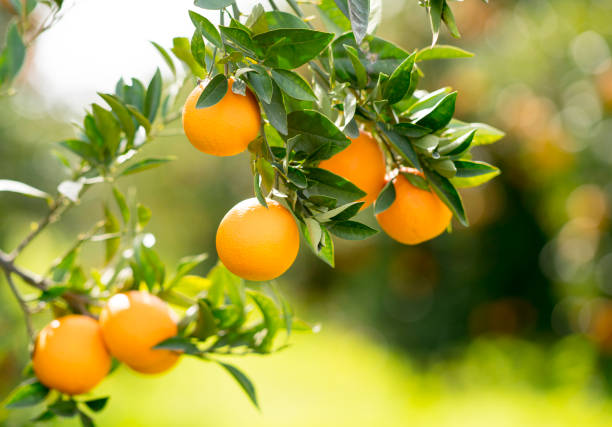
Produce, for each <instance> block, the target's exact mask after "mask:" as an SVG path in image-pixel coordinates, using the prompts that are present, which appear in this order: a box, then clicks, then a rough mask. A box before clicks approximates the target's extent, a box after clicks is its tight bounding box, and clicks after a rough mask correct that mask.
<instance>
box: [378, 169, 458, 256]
mask: <svg viewBox="0 0 612 427" xmlns="http://www.w3.org/2000/svg"><path fill="white" fill-rule="evenodd" d="M402 172H407V173H412V174H415V175H422V174H421V173H420V172H418V171H417V170H415V169H409V168H406V169H403V170H402ZM393 186H394V187H395V201H394V202H393V203H392V204H391V206H390V207H389V208H388V209H387V210H385V211H383V212H381V213H379V214H378V215H376V219H377V220H378V223H379V224H380V226H381V227H382V229H383V230H385V232H386V233H387V234H388V235H389V236H391V238H393V239H395V240H397V241H398V242H400V243H404V244H407V245H416V244H418V243H421V242H424V241H426V240H430V239H433V238H434V237H436V236H438V235H440V234H442V233H443V232H444V230H445V229H446V228H447V227H448V224H449V223H450V220H451V218H452V216H453V214H452V213H451V211H450V210H449V209H448V207H446V205H445V204H444V203H443V202H442V201H441V200H440V199H439V198H438V196H437V195H436V194H435V193H434V192H433V191H426V190H421V189H420V188H417V187H415V186H414V185H412V184H411V183H410V182H409V181H408V180H407V179H406V178H404V176H403V175H402V174H398V176H397V178H395V182H394V183H393Z"/></svg>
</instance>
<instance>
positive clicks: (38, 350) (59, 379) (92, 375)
mask: <svg viewBox="0 0 612 427" xmlns="http://www.w3.org/2000/svg"><path fill="white" fill-rule="evenodd" d="M32 362H33V367H34V372H35V373H36V376H37V377H38V379H39V380H40V382H41V383H43V384H44V385H46V386H47V387H49V388H53V389H55V390H58V391H61V392H62V393H66V394H81V393H86V392H88V391H89V390H91V389H92V388H94V387H95V386H96V385H97V384H98V383H99V382H100V381H102V379H104V377H105V376H106V374H108V371H109V370H110V367H111V356H110V354H109V353H108V350H107V349H106V346H105V345H104V340H103V339H102V332H101V331H100V326H99V325H98V322H96V320H95V319H92V318H91V317H87V316H81V315H75V314H73V315H69V316H64V317H60V318H59V319H55V320H53V321H51V323H49V324H48V325H47V326H45V327H44V328H43V330H42V331H40V333H39V334H38V337H37V338H36V343H35V347H34V356H33V357H32Z"/></svg>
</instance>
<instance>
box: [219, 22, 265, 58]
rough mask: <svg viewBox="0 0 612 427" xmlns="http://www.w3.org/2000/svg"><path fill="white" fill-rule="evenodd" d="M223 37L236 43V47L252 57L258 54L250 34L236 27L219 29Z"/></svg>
mask: <svg viewBox="0 0 612 427" xmlns="http://www.w3.org/2000/svg"><path fill="white" fill-rule="evenodd" d="M219 29H220V30H221V35H222V36H223V37H224V38H225V39H226V40H229V41H231V42H232V43H234V45H235V46H236V47H238V48H240V49H242V50H244V51H245V52H246V53H248V54H250V55H254V54H255V52H257V47H256V46H255V44H254V43H253V40H252V39H251V36H250V34H249V33H248V32H247V31H245V30H243V29H242V28H235V27H219Z"/></svg>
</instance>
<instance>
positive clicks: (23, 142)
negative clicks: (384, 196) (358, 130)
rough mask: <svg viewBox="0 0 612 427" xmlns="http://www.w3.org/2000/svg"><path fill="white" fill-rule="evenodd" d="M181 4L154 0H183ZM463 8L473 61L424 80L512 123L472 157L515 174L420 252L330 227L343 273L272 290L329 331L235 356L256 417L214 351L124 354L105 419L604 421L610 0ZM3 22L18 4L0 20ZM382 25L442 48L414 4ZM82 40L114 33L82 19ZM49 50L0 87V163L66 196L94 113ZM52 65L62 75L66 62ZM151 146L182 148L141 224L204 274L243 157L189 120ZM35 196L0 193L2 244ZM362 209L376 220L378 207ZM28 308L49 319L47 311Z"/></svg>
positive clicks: (91, 252)
mask: <svg viewBox="0 0 612 427" xmlns="http://www.w3.org/2000/svg"><path fill="white" fill-rule="evenodd" d="M84 3H90V4H89V5H87V6H86V7H89V8H90V9H91V8H96V7H98V8H99V7H105V6H104V5H103V4H104V2H95V1H91V2H84ZM141 3H143V7H144V3H145V2H141ZM177 3H178V2H177ZM115 4H116V5H117V7H121V6H120V2H115ZM188 6H189V2H186V3H185V4H184V5H183V4H182V5H181V6H179V5H175V4H174V2H167V1H166V2H163V1H158V2H152V5H151V7H152V8H158V9H160V10H164V8H166V9H173V10H174V11H176V9H177V8H179V12H180V13H184V14H185V15H186V11H185V8H186V7H188ZM109 7H111V6H109ZM452 7H453V11H454V13H455V17H456V19H457V21H458V24H459V28H460V29H461V30H462V33H463V38H462V39H461V40H458V41H456V40H452V39H450V37H448V35H447V34H443V36H442V40H441V42H442V43H451V44H456V45H458V46H460V47H462V48H465V49H467V50H470V51H472V52H474V53H476V57H475V58H473V59H467V60H466V59H458V60H445V61H439V62H437V63H435V64H427V65H426V67H425V68H424V71H425V73H426V78H425V79H424V80H423V84H424V86H425V87H424V88H426V89H430V90H433V89H436V88H438V87H441V86H452V87H454V88H456V89H458V90H459V98H458V105H457V116H458V117H459V118H461V119H462V120H467V121H482V122H487V123H490V124H492V125H494V126H496V127H498V128H500V129H503V130H505V131H506V132H507V134H508V135H507V137H506V138H505V139H504V140H502V141H501V142H500V143H498V144H497V145H495V146H488V147H483V148H481V149H480V151H479V152H478V153H477V156H478V158H480V159H483V160H486V161H489V162H491V163H493V164H496V165H497V166H499V167H501V169H502V171H503V173H502V175H501V176H500V177H498V178H496V179H495V180H494V181H492V182H491V183H489V184H487V185H485V186H483V187H482V188H477V189H470V190H467V191H464V192H463V193H462V195H463V197H464V201H465V204H466V208H467V212H468V216H469V218H470V220H471V223H472V226H471V227H470V228H469V229H464V228H462V227H461V226H459V225H457V226H456V227H455V230H454V232H453V233H452V234H445V235H444V236H441V237H439V238H437V239H435V240H434V241H432V242H429V243H426V244H423V245H420V246H417V247H408V246H402V245H400V244H397V243H395V242H393V241H392V240H390V239H389V238H388V237H386V236H385V235H384V234H380V235H378V236H376V237H374V238H371V239H369V240H366V241H363V242H344V241H339V240H338V241H336V257H337V260H336V263H337V267H336V269H335V270H332V269H330V268H329V267H327V266H326V265H324V264H323V263H321V262H320V261H318V260H317V259H316V258H315V257H314V256H313V255H312V254H311V253H310V252H309V251H308V250H307V249H306V248H305V247H303V248H302V250H301V253H300V255H299V258H298V262H296V264H295V265H294V266H293V267H292V268H291V269H290V271H289V272H288V273H287V274H286V275H285V276H283V277H282V278H281V280H280V285H281V286H282V288H284V290H285V293H286V294H288V295H289V296H290V300H291V301H292V302H293V304H294V305H295V307H296V311H297V312H298V314H299V315H300V317H301V318H303V319H305V320H307V321H309V322H312V323H321V325H322V331H321V332H320V333H319V334H314V335H301V336H298V335H297V334H296V336H295V337H294V339H293V341H294V344H293V345H292V346H291V347H290V348H289V349H287V350H285V351H283V352H281V353H279V354H276V355H273V356H270V357H251V358H246V359H244V360H237V361H236V364H237V365H238V366H239V367H241V368H243V369H244V370H245V371H246V372H247V373H249V374H250V376H251V378H252V379H253V380H254V382H255V383H256V385H257V386H258V392H259V398H260V401H261V406H262V412H261V413H259V412H257V411H256V410H255V409H253V408H252V407H251V406H250V403H249V402H248V400H247V399H246V398H245V397H244V396H242V394H241V391H240V390H239V389H238V387H237V386H236V385H235V384H234V383H233V382H232V381H231V380H230V379H229V378H228V377H227V376H226V375H225V374H224V373H223V372H221V371H220V370H219V369H218V367H216V366H213V365H209V364H206V363H201V362H200V363H198V362H196V361H193V360H183V361H182V362H181V364H180V365H179V366H178V367H177V368H176V369H174V370H173V371H172V372H170V373H168V374H166V375H164V376H162V377H159V378H149V377H144V376H140V375H137V374H135V373H132V372H129V371H128V370H126V369H124V368H121V369H120V370H119V371H118V372H116V373H115V374H113V375H112V376H111V377H109V378H108V379H107V380H105V381H104V382H103V383H102V385H101V386H100V387H99V389H98V390H96V395H102V394H104V393H109V394H111V395H112V399H111V401H110V405H109V407H108V408H107V410H106V411H105V412H104V413H103V414H102V415H101V416H100V417H99V418H98V423H99V425H102V426H119V425H124V426H171V425H173V426H179V425H180V426H190V425H193V426H196V425H215V426H236V425H241V424H249V425H261V426H281V425H283V426H286V425H291V426H313V425H319V426H344V425H346V426H349V425H350V426H369V425H389V426H392V425H393V426H394V425H398V426H399V425H413V426H468V425H469V426H481V425H482V426H493V425H494V426H516V425H524V426H532V425H533V426H536V425H537V426H561V425H567V426H575V425H577V424H579V423H580V424H583V425H588V426H599V425H601V426H607V425H612V357H611V356H612V302H610V300H609V297H610V296H611V295H612V239H611V237H612V233H611V232H610V205H611V200H612V136H611V135H612V59H611V53H610V50H611V47H612V26H611V25H610V23H611V22H612V2H611V1H610V0H582V1H575V0H537V1H536V0H522V1H515V0H492V1H491V2H490V4H489V5H485V4H484V3H483V2H482V1H480V0H466V1H464V2H461V3H459V2H457V3H453V4H452ZM180 8H182V9H180ZM243 10H248V8H246V7H243ZM67 14H70V11H68V12H67ZM143 16H144V15H142V16H141V17H140V18H139V19H142V18H143ZM67 17H68V15H67ZM8 19H9V16H8V14H7V13H4V15H2V17H1V18H0V29H2V28H5V25H6V22H7V21H8ZM66 19H67V18H66ZM59 25H62V23H61V22H60V24H58V26H59ZM51 31H53V30H51ZM188 31H189V29H188V28H186V29H185V31H184V33H186V32H188ZM3 32H4V30H2V33H3ZM184 33H183V34H176V35H184ZM378 34H379V35H380V36H382V37H384V38H388V39H390V40H392V41H394V42H396V43H398V44H400V45H401V46H402V47H404V48H406V49H408V50H410V49H413V48H417V47H423V46H426V45H428V44H429V43H430V33H429V28H428V24H427V21H426V15H425V11H424V10H423V9H422V8H420V7H419V6H418V4H417V1H416V0H406V1H384V7H383V22H382V24H381V26H380V29H379V32H378ZM89 36H91V37H98V38H99V37H100V35H95V34H89V35H88V34H82V35H77V34H74V37H89ZM43 37H46V35H45V36H43ZM49 37H52V35H51V32H50V33H49ZM133 37H134V38H138V39H140V38H142V37H141V35H140V34H137V33H136V32H135V33H134V34H133ZM41 43H42V41H41ZM62 49H63V50H66V51H70V48H69V46H62ZM39 54H40V52H39V48H38V47H35V48H34V49H33V50H32V51H31V55H30V58H29V61H28V66H27V68H26V70H25V71H24V74H23V75H22V76H21V78H20V82H19V84H18V88H20V92H19V94H18V95H16V96H14V97H8V98H7V97H4V98H1V99H0V178H7V179H15V180H22V181H24V182H27V183H29V184H31V185H34V186H37V187H39V188H42V189H44V190H47V191H49V192H53V191H54V188H55V186H56V185H57V183H58V182H60V181H61V180H62V179H64V178H65V177H64V176H63V175H62V172H61V168H60V166H59V162H58V161H57V160H56V159H55V158H54V157H53V156H52V154H51V151H52V150H54V149H57V148H58V147H57V145H55V144H54V143H55V142H57V141H59V140H62V139H65V138H68V137H72V135H73V130H72V127H71V124H70V120H72V119H74V118H75V117H78V115H79V114H80V112H79V111H77V113H76V116H75V114H74V111H71V110H69V109H63V108H60V107H57V105H61V103H59V104H57V103H56V106H55V107H53V103H49V102H43V100H44V99H45V92H46V90H45V87H41V86H40V85H38V86H37V85H36V84H35V82H34V83H33V82H32V81H31V80H29V79H32V78H36V76H37V74H36V72H32V76H34V77H32V76H29V70H30V67H31V68H33V69H38V70H40V69H41V68H44V67H45V63H44V62H43V63H41V62H40V60H39V59H37V58H40V56H39ZM70 54H71V55H78V52H76V51H75V52H72V53H70ZM37 60H38V61H39V62H38V63H37ZM102 61H103V60H102ZM160 63H161V61H160ZM92 68H93V67H92ZM152 71H153V68H151V70H150V72H149V75H151V74H152ZM166 71H167V70H166ZM118 77H119V75H113V76H112V79H113V80H116V79H117V78H118ZM47 78H49V77H48V76H47ZM53 78H54V79H57V84H58V86H60V87H61V85H64V87H65V86H66V85H70V81H68V82H66V81H63V82H62V80H63V78H64V77H63V76H62V75H61V74H57V75H54V76H53ZM49 81H51V84H53V80H52V79H51V80H46V82H47V83H46V84H48V82H49ZM49 89H50V91H53V88H52V87H50V88H49ZM100 89H104V88H103V87H94V88H92V89H91V97H93V94H94V92H95V90H100ZM56 92H57V91H56ZM91 99H93V98H91ZM62 101H66V99H62ZM69 101H70V100H68V101H67V102H68V103H70V102H69ZM84 106H85V103H82V104H81V105H80V107H79V108H81V110H80V111H82V108H83V107H84ZM177 129H178V128H177ZM147 151H148V152H149V153H156V154H163V155H167V154H175V155H177V157H178V159H177V160H176V161H174V162H172V163H170V164H168V165H166V166H163V167H162V168H159V169H155V170H152V171H150V172H146V173H143V174H141V175H138V176H136V177H135V178H134V179H132V180H131V181H126V182H124V183H123V185H122V189H123V190H125V191H126V192H129V191H132V190H130V189H134V191H135V190H136V189H137V191H138V195H139V197H140V199H141V200H142V201H143V202H144V203H145V204H147V205H148V206H150V207H151V209H152V210H153V213H154V215H153V219H152V221H151V225H150V226H149V229H150V231H151V232H152V233H154V234H155V235H156V236H157V242H158V243H157V250H158V251H159V252H160V254H161V255H162V257H163V258H164V259H165V260H167V261H168V262H169V263H170V264H171V265H172V264H175V263H176V261H177V260H178V259H179V258H180V257H182V256H184V255H188V254H194V253H200V252H208V253H209V254H210V255H211V256H210V258H209V261H208V262H207V263H205V265H204V266H203V267H202V268H201V270H200V271H199V272H200V273H202V274H204V273H205V272H206V271H207V270H208V268H210V266H212V265H213V264H214V262H216V256H215V250H214V234H215V232H216V227H217V225H218V222H219V220H220V219H221V217H222V216H223V215H224V213H225V212H226V211H227V210H228V209H229V208H231V207H232V206H233V205H234V204H235V203H237V202H238V201H240V200H242V199H244V198H246V197H251V193H252V178H251V175H250V170H249V167H248V158H247V155H246V154H245V155H240V156H236V157H232V158H224V159H219V158H213V157H210V156H205V155H202V154H200V153H199V152H196V151H195V150H194V149H193V148H192V146H191V145H190V144H189V143H188V142H187V140H186V139H185V138H184V137H183V136H180V135H179V136H173V137H164V138H160V139H158V140H157V141H156V142H154V143H153V144H151V145H150V146H149V147H148V148H147ZM101 190H102V191H98V192H90V193H88V194H87V196H86V197H85V199H84V201H83V202H82V203H81V205H80V206H78V207H77V208H76V209H73V210H72V211H70V213H69V214H68V215H66V217H65V218H64V220H63V221H62V222H61V223H58V224H56V225H54V226H53V227H51V228H50V229H49V230H48V231H47V232H45V234H43V235H42V236H41V237H40V238H39V239H38V240H37V241H36V243H35V244H34V245H32V246H31V247H30V248H29V249H28V250H27V251H26V252H25V253H24V257H23V263H24V265H27V266H28V267H29V268H31V269H33V270H35V271H42V270H43V269H44V268H45V267H46V266H48V265H49V263H50V262H51V261H53V260H54V259H55V258H56V257H57V256H58V255H59V254H61V253H62V252H63V251H64V250H65V249H66V248H67V247H68V245H70V242H71V239H73V238H74V237H75V236H76V235H77V234H78V233H79V232H83V231H85V230H87V229H88V228H89V227H90V224H91V221H92V218H98V217H99V216H100V215H101V212H100V211H99V201H100V199H104V198H108V199H109V200H110V197H111V196H110V195H109V193H108V189H101ZM43 209H44V206H43V205H42V202H40V201H36V200H27V199H23V198H20V197H19V196H17V195H11V194H2V193H0V247H2V248H3V249H4V250H10V249H12V248H13V247H14V246H15V245H16V243H17V242H18V241H19V240H20V238H22V237H23V235H24V234H25V233H26V232H27V229H28V227H29V225H30V223H31V222H32V221H36V220H37V219H38V218H39V217H40V216H41V213H42V212H43ZM360 215H361V216H362V219H363V220H364V222H367V223H369V224H372V225H375V221H373V219H372V211H371V208H370V209H368V210H366V211H365V212H363V213H361V214H360ZM100 250H101V248H97V247H95V246H91V245H90V246H89V247H88V250H87V254H88V256H89V257H90V259H91V260H92V261H95V260H97V259H99V256H100V253H101V252H100ZM5 285H6V284H5V282H3V281H0V399H1V398H4V397H5V396H6V395H7V393H8V392H9V391H10V389H11V388H13V387H14V386H15V385H16V384H17V383H18V382H19V380H20V371H21V369H22V368H23V366H24V365H25V364H26V363H27V350H26V334H25V330H24V326H23V322H22V317H21V313H20V312H19V310H18V306H17V304H16V303H15V302H14V300H13V299H12V296H11V295H10V294H9V292H8V291H7V287H6V286H5ZM25 289H26V288H24V290H25ZM36 320H37V324H38V325H39V326H42V325H43V324H44V323H45V322H46V321H47V320H48V318H46V317H45V316H44V315H41V316H39V317H37V319H36ZM32 415H33V413H32V412H29V411H13V412H11V413H8V412H7V411H6V410H4V409H0V425H6V426H20V425H24V423H26V420H27V419H28V417H31V416H32ZM58 425H59V424H58ZM61 425H64V424H63V423H61ZM65 425H73V423H72V422H68V421H66V422H65Z"/></svg>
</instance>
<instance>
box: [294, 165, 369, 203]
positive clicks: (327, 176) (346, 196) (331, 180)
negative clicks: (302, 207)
mask: <svg viewBox="0 0 612 427" xmlns="http://www.w3.org/2000/svg"><path fill="white" fill-rule="evenodd" d="M304 172H306V174H307V177H308V180H309V186H308V189H307V190H305V191H306V192H307V193H308V195H310V196H313V195H321V196H326V197H332V198H334V199H336V201H337V204H336V206H338V205H344V204H346V203H350V202H353V201H355V200H357V199H360V198H362V197H364V196H365V195H366V193H365V191H363V190H361V189H360V188H359V187H357V186H356V185H355V184H353V183H352V182H350V181H348V180H346V179H344V178H342V177H341V176H339V175H336V174H334V173H332V172H330V171H328V170H326V169H320V168H307V169H304Z"/></svg>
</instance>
